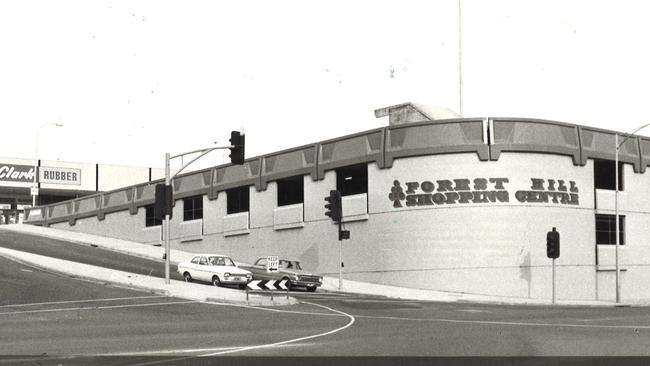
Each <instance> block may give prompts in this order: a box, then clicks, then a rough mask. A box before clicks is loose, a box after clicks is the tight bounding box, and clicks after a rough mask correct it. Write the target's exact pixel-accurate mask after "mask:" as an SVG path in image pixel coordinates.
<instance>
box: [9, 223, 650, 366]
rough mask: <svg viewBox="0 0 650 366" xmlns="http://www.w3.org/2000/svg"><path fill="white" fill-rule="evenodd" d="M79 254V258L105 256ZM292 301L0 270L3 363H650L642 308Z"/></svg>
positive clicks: (335, 297)
mask: <svg viewBox="0 0 650 366" xmlns="http://www.w3.org/2000/svg"><path fill="white" fill-rule="evenodd" d="M30 238H32V237H30ZM13 240H17V241H18V242H22V241H30V240H32V239H21V238H17V239H16V238H14V239H13ZM39 240H43V241H45V242H41V246H47V245H50V247H48V248H50V249H48V250H53V251H54V252H56V253H59V252H58V251H65V252H69V251H75V252H77V250H73V249H74V248H76V247H69V246H68V245H76V244H64V243H55V244H49V243H47V240H46V239H39ZM4 241H5V240H4V235H3V238H0V242H4ZM1 245H3V246H4V245H6V244H1ZM23 245H25V244H23ZM26 246H28V247H29V245H26ZM77 247H80V246H78V245H77ZM52 248H57V249H52ZM80 248H81V247H80ZM87 250H89V251H90V253H87V254H85V255H92V254H94V253H103V252H104V251H101V250H99V249H95V248H88V249H87ZM53 254H55V253H53ZM124 257H125V258H124ZM124 257H120V260H117V259H115V260H110V261H107V262H105V263H104V264H105V265H106V266H111V265H112V264H111V263H113V262H120V263H119V264H120V265H121V266H127V267H129V266H134V267H138V266H140V265H141V264H140V265H135V264H130V262H131V261H132V260H133V261H136V262H138V261H140V260H141V259H138V258H133V257H129V256H124ZM91 264H97V263H91ZM144 268H145V270H148V268H149V267H147V266H145V267H144ZM292 295H294V296H296V297H298V298H299V299H301V300H302V301H303V303H302V304H300V305H296V306H290V307H278V308H272V309H263V308H251V307H242V306H232V305H224V304H210V303H196V302H188V301H186V300H182V299H174V298H166V297H160V296H156V295H152V294H148V293H144V292H137V291H132V290H126V289H120V288H114V287H110V286H105V285H102V284H98V283H93V282H88V281H83V280H79V279H75V278H70V277H66V276H62V275H56V274H50V273H47V272H44V271H41V270H38V269H35V268H30V267H26V266H24V265H21V264H17V263H13V262H11V261H8V260H6V259H3V258H0V330H1V331H0V354H1V355H42V354H47V355H86V356H87V355H97V354H102V355H112V356H121V357H128V358H129V362H128V363H129V364H132V363H136V364H137V363H138V362H139V361H137V362H131V361H134V360H139V358H140V357H145V358H144V359H145V360H147V361H146V362H154V363H153V364H158V363H160V364H165V363H169V362H171V360H184V359H186V358H187V357H193V356H198V355H201V356H205V355H219V356H221V355H223V356H254V357H257V356H271V357H276V356H308V357H315V356H317V359H318V358H320V357H324V356H379V357H383V356H409V357H410V356H650V309H649V308H644V307H621V308H614V307H610V308H591V307H541V306H503V305H480V304H458V303H454V304H446V303H434V302H422V301H406V300H395V299H387V298H382V297H373V296H361V295H352V294H340V293H326V292H322V291H318V292H316V293H292ZM158 356H165V357H166V358H156V357H158ZM152 357H153V358H152ZM122 361H123V359H122ZM143 362H144V361H143ZM146 362H145V363H146ZM0 364H2V363H1V362H0ZM116 364H119V363H116Z"/></svg>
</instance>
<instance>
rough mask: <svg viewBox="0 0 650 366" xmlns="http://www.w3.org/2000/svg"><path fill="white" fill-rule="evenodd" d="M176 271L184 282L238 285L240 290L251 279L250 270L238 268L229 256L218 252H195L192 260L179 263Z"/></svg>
mask: <svg viewBox="0 0 650 366" xmlns="http://www.w3.org/2000/svg"><path fill="white" fill-rule="evenodd" d="M177 271H178V273H180V274H181V275H182V276H183V278H185V281H186V282H192V281H194V280H197V281H205V282H211V283H212V284H213V285H215V286H221V285H238V286H239V288H240V289H242V290H243V289H245V288H246V285H247V284H248V283H249V282H250V281H252V280H253V274H252V273H251V272H250V271H247V270H245V269H241V268H238V267H237V266H236V265H235V262H233V261H232V259H230V257H228V256H227V255H220V254H197V255H196V256H194V258H192V260H190V261H188V262H181V263H179V264H178V269H177Z"/></svg>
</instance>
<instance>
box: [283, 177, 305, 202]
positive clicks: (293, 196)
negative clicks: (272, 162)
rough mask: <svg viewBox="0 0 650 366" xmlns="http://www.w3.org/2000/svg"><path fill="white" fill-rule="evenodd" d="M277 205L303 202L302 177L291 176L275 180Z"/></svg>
mask: <svg viewBox="0 0 650 366" xmlns="http://www.w3.org/2000/svg"><path fill="white" fill-rule="evenodd" d="M277 184H278V207H279V206H288V205H295V204H297V203H303V202H304V197H305V195H304V189H303V177H302V176H299V177H291V178H286V179H281V180H278V181H277Z"/></svg>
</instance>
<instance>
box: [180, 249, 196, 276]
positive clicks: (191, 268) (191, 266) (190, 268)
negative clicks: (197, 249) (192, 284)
mask: <svg viewBox="0 0 650 366" xmlns="http://www.w3.org/2000/svg"><path fill="white" fill-rule="evenodd" d="M199 258H201V257H199V256H198V255H197V256H196V257H194V258H192V259H191V260H190V261H189V262H185V263H183V265H182V266H179V269H180V270H181V271H183V272H189V274H190V276H192V278H194V279H197V280H198V279H199V275H198V268H197V266H198V265H199Z"/></svg>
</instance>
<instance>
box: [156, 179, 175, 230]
mask: <svg viewBox="0 0 650 366" xmlns="http://www.w3.org/2000/svg"><path fill="white" fill-rule="evenodd" d="M173 206H174V191H173V190H172V186H167V185H164V184H162V183H161V184H156V202H155V203H154V207H153V215H154V217H155V219H156V220H161V221H162V220H164V219H165V215H167V214H168V215H169V218H170V219H171V218H172V211H173V210H172V208H173Z"/></svg>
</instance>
